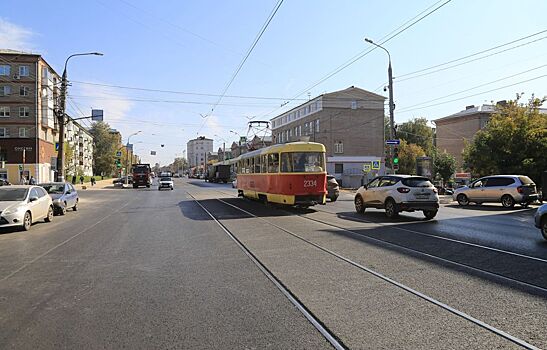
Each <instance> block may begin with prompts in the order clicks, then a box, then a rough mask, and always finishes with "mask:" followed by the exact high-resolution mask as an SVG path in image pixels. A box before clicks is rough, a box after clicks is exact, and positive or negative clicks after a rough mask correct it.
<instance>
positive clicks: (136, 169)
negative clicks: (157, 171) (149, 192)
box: [132, 164, 152, 188]
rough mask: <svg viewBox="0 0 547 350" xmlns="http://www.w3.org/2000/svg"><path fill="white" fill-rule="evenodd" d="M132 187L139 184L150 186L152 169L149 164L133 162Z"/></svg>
mask: <svg viewBox="0 0 547 350" xmlns="http://www.w3.org/2000/svg"><path fill="white" fill-rule="evenodd" d="M132 172H133V188H137V187H139V186H146V187H150V184H151V183H152V179H151V175H152V169H151V168H150V164H133V171H132Z"/></svg>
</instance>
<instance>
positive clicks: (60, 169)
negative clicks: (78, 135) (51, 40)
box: [56, 52, 103, 182]
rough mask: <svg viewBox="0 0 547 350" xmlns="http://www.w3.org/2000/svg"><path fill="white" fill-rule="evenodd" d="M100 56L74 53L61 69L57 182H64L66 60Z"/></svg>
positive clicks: (91, 53) (94, 53)
mask: <svg viewBox="0 0 547 350" xmlns="http://www.w3.org/2000/svg"><path fill="white" fill-rule="evenodd" d="M91 55H95V56H102V55H103V54H102V53H100V52H86V53H75V54H72V55H70V56H68V58H67V59H66V61H65V67H64V69H63V77H62V80H61V91H60V96H59V108H58V109H56V113H57V121H58V123H59V149H58V150H57V181H60V182H64V181H65V153H64V143H65V107H66V90H67V85H68V82H67V79H66V78H67V72H66V67H67V64H68V60H70V59H71V58H72V57H75V56H91Z"/></svg>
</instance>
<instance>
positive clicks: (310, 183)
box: [304, 180, 317, 187]
mask: <svg viewBox="0 0 547 350" xmlns="http://www.w3.org/2000/svg"><path fill="white" fill-rule="evenodd" d="M316 186H317V180H304V187H316Z"/></svg>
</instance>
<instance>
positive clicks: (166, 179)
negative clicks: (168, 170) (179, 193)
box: [161, 177, 171, 181]
mask: <svg viewBox="0 0 547 350" xmlns="http://www.w3.org/2000/svg"><path fill="white" fill-rule="evenodd" d="M161 181H171V178H170V177H162V178H161Z"/></svg>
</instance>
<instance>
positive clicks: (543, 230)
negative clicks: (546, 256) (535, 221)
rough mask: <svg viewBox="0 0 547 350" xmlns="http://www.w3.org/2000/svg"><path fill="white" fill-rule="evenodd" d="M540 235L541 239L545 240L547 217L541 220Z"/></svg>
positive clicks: (546, 238) (546, 237)
mask: <svg viewBox="0 0 547 350" xmlns="http://www.w3.org/2000/svg"><path fill="white" fill-rule="evenodd" d="M541 234H542V235H543V238H544V239H545V240H547V217H545V218H543V220H541Z"/></svg>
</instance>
